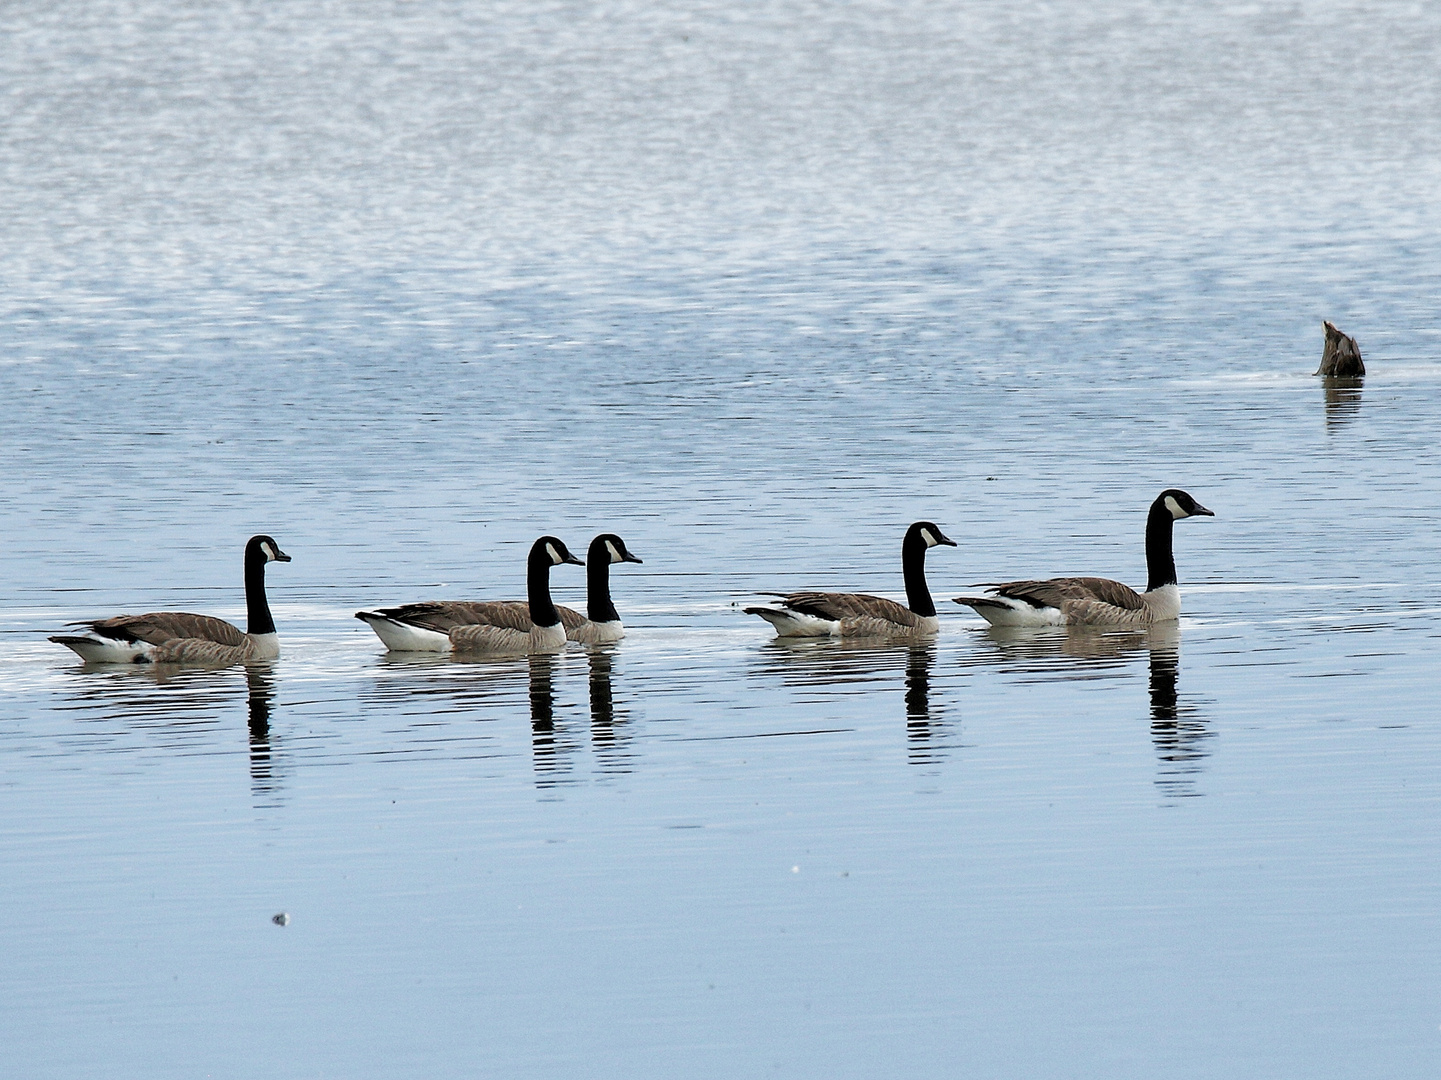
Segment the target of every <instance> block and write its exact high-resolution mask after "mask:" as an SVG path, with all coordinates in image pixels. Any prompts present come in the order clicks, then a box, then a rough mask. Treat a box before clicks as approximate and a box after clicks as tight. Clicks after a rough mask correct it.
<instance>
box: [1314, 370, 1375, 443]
mask: <svg viewBox="0 0 1441 1080" xmlns="http://www.w3.org/2000/svg"><path fill="white" fill-rule="evenodd" d="M1364 382H1365V380H1364V379H1361V378H1338V377H1336V376H1334V375H1328V376H1326V377H1325V378H1323V379H1322V380H1321V391H1322V393H1323V394H1325V396H1326V430H1327V431H1335V430H1337V429H1338V428H1342V427H1344V426H1345V425H1347V424H1349V423H1350V422H1351V421H1352V420H1354V419H1356V417H1357V416H1359V415H1360V414H1361V387H1362V385H1363V383H1364Z"/></svg>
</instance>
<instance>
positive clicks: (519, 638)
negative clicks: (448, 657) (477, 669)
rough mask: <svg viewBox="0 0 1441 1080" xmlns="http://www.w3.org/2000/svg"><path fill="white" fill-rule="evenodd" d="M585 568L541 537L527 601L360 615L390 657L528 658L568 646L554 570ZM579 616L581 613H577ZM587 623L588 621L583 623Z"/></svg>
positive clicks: (448, 603)
mask: <svg viewBox="0 0 1441 1080" xmlns="http://www.w3.org/2000/svg"><path fill="white" fill-rule="evenodd" d="M561 563H570V564H571V565H573V566H583V565H584V563H582V562H581V561H580V560H579V559H577V558H576V557H575V556H574V555H572V554H571V553H570V550H569V549H568V548H567V547H566V546H565V545H564V544H563V543H561V542H560V541H559V540H557V539H556V538H555V537H554V536H542V537H541V538H540V539H539V540H537V541H536V542H535V543H534V544H532V545H531V547H530V555H529V556H527V558H526V596H527V599H526V600H489V601H480V602H470V601H464V600H423V601H421V602H420V603H418V604H402V605H401V606H400V607H391V608H380V609H378V610H376V611H357V612H356V613H355V617H356V618H357V619H360V620H361V621H362V622H364V623H366V624H368V625H369V626H370V628H371V629H372V630H374V631H375V634H376V636H377V637H378V638H380V640H381V641H383V642H384V643H385V647H386V648H387V649H389V650H390V651H391V652H485V653H529V652H544V651H549V650H554V649H559V648H561V647H562V646H563V645H565V642H566V636H565V633H566V632H565V626H564V624H563V623H562V622H561V615H560V612H559V611H558V610H557V609H556V606H555V604H554V602H552V600H551V598H550V568H551V567H552V566H558V565H560V564H561ZM573 614H575V615H577V617H578V616H579V613H578V612H575V613H573ZM582 621H584V620H582Z"/></svg>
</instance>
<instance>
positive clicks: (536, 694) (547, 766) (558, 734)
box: [526, 653, 577, 788]
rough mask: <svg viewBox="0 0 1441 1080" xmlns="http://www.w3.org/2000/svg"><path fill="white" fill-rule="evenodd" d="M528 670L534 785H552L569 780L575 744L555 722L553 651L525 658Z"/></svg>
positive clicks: (554, 665) (545, 786)
mask: <svg viewBox="0 0 1441 1080" xmlns="http://www.w3.org/2000/svg"><path fill="white" fill-rule="evenodd" d="M526 663H527V664H528V666H529V673H530V688H529V689H530V746H531V762H532V766H533V768H534V769H535V786H536V787H538V788H551V787H555V786H556V785H558V784H564V783H568V782H570V781H571V780H572V775H571V774H572V773H573V772H574V771H575V752H576V749H577V747H576V744H575V741H574V740H573V739H571V738H568V737H567V735H566V732H565V729H564V728H559V729H558V728H557V727H556V723H555V669H556V663H557V658H556V656H555V654H554V653H532V654H531V655H530V656H528V657H526Z"/></svg>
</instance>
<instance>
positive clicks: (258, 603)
mask: <svg viewBox="0 0 1441 1080" xmlns="http://www.w3.org/2000/svg"><path fill="white" fill-rule="evenodd" d="M245 630H246V633H249V634H273V633H275V620H274V619H272V618H271V617H270V605H269V604H268V603H267V602H266V600H265V552H263V551H261V550H260V549H259V548H256V549H254V550H247V551H246V552H245Z"/></svg>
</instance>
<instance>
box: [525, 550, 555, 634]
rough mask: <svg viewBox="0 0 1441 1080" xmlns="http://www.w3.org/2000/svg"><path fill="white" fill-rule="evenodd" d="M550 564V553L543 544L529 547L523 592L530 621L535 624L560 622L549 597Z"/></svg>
mask: <svg viewBox="0 0 1441 1080" xmlns="http://www.w3.org/2000/svg"><path fill="white" fill-rule="evenodd" d="M550 565H551V563H550V554H549V553H548V552H547V551H546V550H545V546H544V545H543V544H537V545H536V546H535V547H533V548H531V550H530V558H529V559H527V560H526V563H525V592H526V599H527V600H529V601H530V621H531V622H532V623H534V624H535V625H536V626H554V625H555V624H556V623H558V622H560V612H558V611H556V610H555V603H554V602H553V601H552V600H551V598H550Z"/></svg>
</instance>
